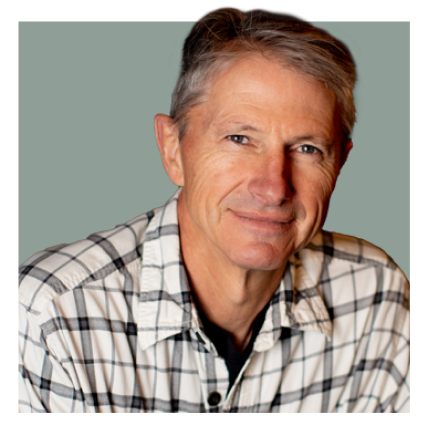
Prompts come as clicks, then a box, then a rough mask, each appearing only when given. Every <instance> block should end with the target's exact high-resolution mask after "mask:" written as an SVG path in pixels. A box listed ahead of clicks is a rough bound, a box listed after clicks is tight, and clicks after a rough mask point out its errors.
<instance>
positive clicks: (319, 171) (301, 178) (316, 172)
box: [293, 167, 337, 210]
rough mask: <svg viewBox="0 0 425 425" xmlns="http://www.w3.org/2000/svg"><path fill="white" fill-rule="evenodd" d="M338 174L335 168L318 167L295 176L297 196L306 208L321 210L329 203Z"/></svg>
mask: <svg viewBox="0 0 425 425" xmlns="http://www.w3.org/2000/svg"><path fill="white" fill-rule="evenodd" d="M336 177H337V174H336V173H335V170H334V169H333V168H325V167H317V168H311V169H309V170H305V169H304V170H303V171H302V172H297V173H295V174H294V178H293V186H294V190H295V192H296V193H295V195H298V196H297V198H298V199H299V200H300V201H301V202H302V203H304V204H305V205H304V207H305V208H306V209H307V210H308V209H309V207H310V209H316V210H317V209H321V207H322V206H324V205H326V204H327V202H328V201H329V199H330V197H331V194H332V192H333V189H334V187H335V183H336Z"/></svg>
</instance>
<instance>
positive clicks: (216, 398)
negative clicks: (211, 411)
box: [208, 391, 221, 406]
mask: <svg viewBox="0 0 425 425" xmlns="http://www.w3.org/2000/svg"><path fill="white" fill-rule="evenodd" d="M220 400H221V395H220V393H218V392H217V391H213V392H212V393H211V394H210V395H209V396H208V404H209V405H210V406H217V404H218V403H220Z"/></svg>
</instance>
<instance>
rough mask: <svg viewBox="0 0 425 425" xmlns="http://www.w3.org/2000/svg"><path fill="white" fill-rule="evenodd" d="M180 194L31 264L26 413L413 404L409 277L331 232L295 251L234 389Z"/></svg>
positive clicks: (26, 274) (25, 293) (376, 252)
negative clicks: (190, 271)
mask: <svg viewBox="0 0 425 425" xmlns="http://www.w3.org/2000/svg"><path fill="white" fill-rule="evenodd" d="M178 194H179V192H177V193H176V195H174V196H173V197H172V198H171V199H170V201H169V202H168V203H167V204H166V205H165V206H164V207H162V208H158V209H156V210H154V211H152V212H149V213H147V214H144V215H141V216H139V217H137V218H135V219H134V220H132V221H130V222H128V223H126V224H124V225H121V226H117V227H116V228H115V229H114V230H110V231H106V232H100V233H96V234H93V235H91V236H89V237H88V238H87V239H86V240H83V241H80V242H76V243H73V244H70V245H60V246H57V247H53V248H49V249H46V250H45V251H42V252H40V253H37V254H35V255H34V256H32V257H31V258H30V259H29V260H28V261H27V262H25V263H24V264H23V265H22V266H21V268H20V272H21V274H20V291H19V297H20V332H19V335H20V337H19V341H20V348H19V353H20V362H19V377H20V400H19V404H20V410H21V411H23V412H45V411H47V412H180V411H181V412H398V411H403V412H406V411H409V312H408V310H409V283H408V282H407V280H406V278H405V276H404V274H403V273H402V272H401V271H400V270H399V269H398V268H397V266H396V265H395V264H394V263H393V261H392V260H391V259H390V258H389V257H388V256H387V255H386V254H385V253H384V252H383V251H382V250H380V249H379V248H376V247H374V246H373V245H371V244H369V243H367V242H365V241H363V240H360V239H356V238H353V237H349V236H343V235H339V234H332V233H329V232H325V231H322V232H321V233H319V234H318V235H317V236H316V237H315V238H314V239H313V241H312V242H311V243H310V244H309V245H308V247H306V248H305V249H303V250H302V251H300V252H299V253H298V254H296V255H295V256H293V257H292V258H291V259H290V261H289V263H288V267H287V268H286V271H285V273H284V276H283V278H282V282H281V284H280V287H279V288H278V290H277V291H276V293H275V294H274V295H273V298H272V300H271V305H270V308H269V309H268V311H267V314H266V319H265V322H264V324H263V327H262V328H261V331H260V333H259V335H258V337H257V339H256V341H255V344H254V349H253V352H252V354H251V356H250V358H249V359H248V361H247V362H246V364H245V365H244V367H243V369H242V371H241V373H240V375H239V376H238V378H237V380H236V382H235V384H234V386H233V387H232V389H231V391H230V392H229V394H228V395H227V396H226V393H227V389H228V371H227V368H226V365H225V362H224V359H222V358H220V357H219V356H218V355H217V352H216V349H215V347H214V346H213V344H212V343H211V342H210V340H209V339H208V337H207V336H206V335H205V333H204V331H203V327H202V324H201V323H200V321H199V319H198V315H197V312H196V308H195V306H194V304H193V302H192V300H191V295H190V291H189V287H188V283H187V279H186V273H185V269H184V266H183V264H182V259H181V255H180V241H179V233H178V222H177V208H176V206H177V198H178ZM211 395H212V396H211ZM208 400H209V401H208ZM217 403H218V404H217ZM211 404H212V405H211Z"/></svg>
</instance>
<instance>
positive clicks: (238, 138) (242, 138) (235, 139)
mask: <svg viewBox="0 0 425 425" xmlns="http://www.w3.org/2000/svg"><path fill="white" fill-rule="evenodd" d="M228 138H229V139H230V140H231V141H232V142H235V143H239V144H241V145H244V144H246V143H248V139H247V138H246V137H245V136H241V135H239V134H232V135H231V136H228Z"/></svg>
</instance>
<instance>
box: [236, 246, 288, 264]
mask: <svg viewBox="0 0 425 425" xmlns="http://www.w3.org/2000/svg"><path fill="white" fill-rule="evenodd" d="M289 257H290V254H289V253H288V255H286V253H283V252H280V251H279V250H277V249H276V248H275V247H272V246H270V245H265V246H259V247H255V248H252V247H239V248H238V249H237V250H235V252H233V253H232V254H231V255H230V256H229V258H230V259H231V260H232V262H233V263H234V264H236V265H237V266H239V267H240V268H242V269H245V270H276V269H278V268H280V267H282V266H283V265H284V264H285V263H286V260H287V259H288V258H289Z"/></svg>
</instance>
